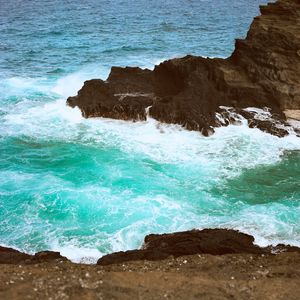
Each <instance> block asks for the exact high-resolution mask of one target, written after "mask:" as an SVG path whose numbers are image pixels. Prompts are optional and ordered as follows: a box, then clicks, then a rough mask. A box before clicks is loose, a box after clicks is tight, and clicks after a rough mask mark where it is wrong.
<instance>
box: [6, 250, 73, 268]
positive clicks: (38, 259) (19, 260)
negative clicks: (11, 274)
mask: <svg viewBox="0 0 300 300" xmlns="http://www.w3.org/2000/svg"><path fill="white" fill-rule="evenodd" d="M43 262H48V263H62V262H64V263H66V262H70V261H69V260H68V259H67V258H66V257H64V256H62V255H60V253H59V252H54V251H41V252H37V253H35V254H34V255H30V254H26V253H22V252H20V251H18V250H15V249H12V248H8V247H1V246H0V264H37V263H43Z"/></svg>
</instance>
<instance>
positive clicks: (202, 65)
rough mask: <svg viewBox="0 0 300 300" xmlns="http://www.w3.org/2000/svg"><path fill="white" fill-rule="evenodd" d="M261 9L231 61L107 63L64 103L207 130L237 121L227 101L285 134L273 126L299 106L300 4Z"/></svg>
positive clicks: (286, 0)
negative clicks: (262, 114)
mask: <svg viewBox="0 0 300 300" xmlns="http://www.w3.org/2000/svg"><path fill="white" fill-rule="evenodd" d="M260 10H261V13H262V15H261V16H259V17H256V18H255V19H254V21H253V23H252V25H251V27H250V30H249V32H248V34H247V37H246V39H245V40H236V47H235V51H234V52H233V54H232V56H231V57H229V58H228V59H225V60H224V59H209V58H206V59H205V58H202V57H196V56H186V57H184V58H176V59H171V60H168V61H165V62H163V63H161V64H160V65H158V66H155V68H154V70H153V71H150V70H147V69H140V68H138V67H136V68H131V67H126V68H119V67H112V69H111V73H110V75H109V77H108V78H107V80H106V81H103V80H100V79H93V80H89V81H86V82H85V84H84V86H83V88H82V89H81V90H80V91H79V92H78V95H77V96H75V97H69V98H68V99H67V104H68V105H70V106H71V107H75V106H78V107H79V108H80V109H81V111H82V114H83V116H84V117H86V118H90V117H107V118H113V119H123V120H133V121H144V120H146V118H147V114H148V115H149V116H151V117H152V118H154V119H156V120H158V121H161V122H165V123H173V124H180V125H182V126H184V127H185V128H187V129H188V130H197V131H201V132H202V134H203V135H204V136H209V135H211V134H212V133H213V132H214V127H218V126H226V125H228V124H232V123H235V121H236V120H234V116H233V115H232V114H231V115H229V116H228V110H227V109H224V107H231V108H232V112H233V113H237V114H240V115H242V116H243V117H244V118H246V119H247V120H248V121H249V125H250V127H257V128H259V129H261V130H262V131H265V132H268V133H271V134H274V135H276V136H279V137H283V136H285V135H287V134H288V131H287V130H286V129H284V128H282V126H281V128H278V125H284V126H288V124H287V123H286V117H285V114H284V113H283V110H285V109H299V108H300V94H299V93H300V83H299V78H300V33H299V32H300V17H299V15H300V2H299V1H296V0H278V1H277V2H276V3H269V4H268V5H266V6H260ZM247 107H256V108H260V109H265V108H267V109H268V111H269V113H270V118H269V120H258V119H257V118H256V117H255V116H254V115H253V114H249V113H247V111H244V109H245V108H247ZM217 114H218V115H219V118H218V117H217ZM226 115H227V117H226ZM220 116H221V118H220ZM273 119H274V120H275V121H274V120H273ZM279 127H280V126H279Z"/></svg>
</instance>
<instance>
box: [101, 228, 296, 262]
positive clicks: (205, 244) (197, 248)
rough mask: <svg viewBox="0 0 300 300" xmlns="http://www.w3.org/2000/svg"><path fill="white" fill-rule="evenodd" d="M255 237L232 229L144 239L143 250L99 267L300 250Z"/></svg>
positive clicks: (111, 258)
mask: <svg viewBox="0 0 300 300" xmlns="http://www.w3.org/2000/svg"><path fill="white" fill-rule="evenodd" d="M253 242H254V237H253V236H251V235H248V234H245V233H242V232H238V231H236V230H231V229H204V230H190V231H184V232H176V233H169V234H168V233H166V234H150V235H147V236H146V237H145V240H144V244H143V245H142V247H141V249H140V250H130V251H126V252H122V251H121V252H116V253H112V254H108V255H105V256H103V257H101V258H100V259H99V260H98V262H97V265H103V266H105V265H110V264H117V263H122V262H125V261H134V260H150V261H157V260H163V259H166V258H168V257H169V256H173V257H175V258H176V257H180V256H184V255H193V254H212V255H223V254H233V253H248V254H273V253H281V252H298V253H300V248H298V247H291V246H289V245H287V246H286V245H282V244H279V245H277V246H268V247H265V248H261V247H259V246H257V245H254V244H253Z"/></svg>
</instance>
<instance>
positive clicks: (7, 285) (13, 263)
mask: <svg viewBox="0 0 300 300" xmlns="http://www.w3.org/2000/svg"><path fill="white" fill-rule="evenodd" d="M253 241H254V238H253V237H252V236H250V235H247V234H243V233H240V232H238V231H234V230H227V229H204V230H202V231H199V230H192V231H186V232H179V233H172V234H163V235H154V234H151V235H148V236H146V237H145V242H144V244H143V245H142V247H141V249H140V250H131V251H126V252H119V253H112V254H108V255H106V256H104V257H102V258H100V259H99V260H98V263H97V264H96V265H84V264H74V263H71V262H70V261H69V260H68V259H67V258H65V257H63V256H61V255H60V254H59V253H58V252H51V251H42V252H39V253H36V254H35V255H28V254H24V253H21V252H19V251H17V250H13V249H10V248H5V247H0V298H1V299H3V300H8V299H49V300H51V299H257V300H258V299H298V297H299V292H300V284H299V283H300V248H297V247H291V246H285V245H277V246H276V247H273V246H269V247H265V248H261V247H259V246H256V245H254V244H253ZM276 252H277V253H279V254H274V253H276ZM186 254H189V255H186Z"/></svg>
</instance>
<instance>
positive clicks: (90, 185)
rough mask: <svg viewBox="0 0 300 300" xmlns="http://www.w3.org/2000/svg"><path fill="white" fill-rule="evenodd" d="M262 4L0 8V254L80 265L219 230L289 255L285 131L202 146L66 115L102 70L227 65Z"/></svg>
mask: <svg viewBox="0 0 300 300" xmlns="http://www.w3.org/2000/svg"><path fill="white" fill-rule="evenodd" d="M266 3H267V1H265V0H226V1H225V0H223V1H222V0H203V1H201V0H186V1H180V0H172V1H171V0H164V1H162V0H155V1H154V0H153V1H152V0H148V1H146V0H139V1H138V0H127V1H122V0H110V1H109V0H106V1H101V0H98V1H96V0H89V1H87V0H80V1H79V0H70V1H58V0H53V1H46V0H14V1H4V0H0V245H3V246H9V247H14V248H16V249H19V250H21V251H25V252H27V253H35V252H37V251H41V250H54V251H60V252H61V253H62V254H63V255H65V256H67V257H68V258H70V259H72V260H73V261H75V262H79V261H82V262H87V263H88V262H90V263H91V262H95V260H96V259H97V258H99V257H100V256H102V255H103V254H107V253H111V252H114V251H120V250H128V249H134V248H138V247H139V246H140V245H141V243H142V241H143V238H144V236H145V235H146V234H149V233H165V232H174V231H183V230H189V229H192V228H198V229H203V228H217V227H222V228H224V227H225V228H233V229H238V230H241V231H242V232H245V233H249V234H252V235H253V236H254V237H255V243H257V244H259V245H262V246H265V245H269V244H277V243H286V244H288V243H289V244H292V245H297V246H300V222H299V220H300V171H299V167H300V163H299V159H300V139H299V138H297V137H296V136H295V135H294V134H293V133H292V132H291V134H290V135H289V136H288V137H285V138H277V137H275V136H272V135H269V134H266V133H263V132H261V131H259V130H257V129H249V128H248V126H247V124H246V122H243V125H241V126H232V125H231V126H229V127H227V128H217V129H216V133H215V134H214V135H213V136H211V137H209V138H205V137H202V136H201V134H200V133H199V132H192V131H187V130H185V129H184V128H182V127H180V126H176V125H166V124H161V123H159V122H156V121H155V120H152V119H148V120H147V121H146V122H137V123H132V122H125V121H116V120H110V119H102V118H95V119H84V118H82V116H81V113H80V111H79V110H78V109H72V108H70V107H67V106H66V105H65V101H66V98H67V97H68V96H70V95H76V93H77V91H78V90H79V89H80V88H81V86H82V85H83V82H84V80H87V79H91V78H102V79H106V77H107V76H108V74H109V71H110V68H111V66H123V67H125V66H140V67H143V68H145V67H147V68H153V66H154V65H155V64H157V63H159V62H161V61H163V60H165V59H170V58H174V57H182V56H185V55H187V54H193V55H200V56H204V57H206V56H208V57H228V56H229V55H230V54H231V53H232V51H233V49H234V39H235V38H245V37H246V33H247V31H248V29H249V26H250V24H251V22H252V20H253V17H255V16H257V15H259V14H260V13H259V8H258V6H259V5H261V4H263V5H264V4H266ZM260 113H262V117H263V116H264V115H263V114H266V113H264V112H260ZM295 125H296V126H297V124H295ZM298 125H299V124H298Z"/></svg>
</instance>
